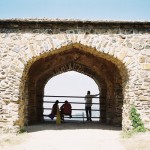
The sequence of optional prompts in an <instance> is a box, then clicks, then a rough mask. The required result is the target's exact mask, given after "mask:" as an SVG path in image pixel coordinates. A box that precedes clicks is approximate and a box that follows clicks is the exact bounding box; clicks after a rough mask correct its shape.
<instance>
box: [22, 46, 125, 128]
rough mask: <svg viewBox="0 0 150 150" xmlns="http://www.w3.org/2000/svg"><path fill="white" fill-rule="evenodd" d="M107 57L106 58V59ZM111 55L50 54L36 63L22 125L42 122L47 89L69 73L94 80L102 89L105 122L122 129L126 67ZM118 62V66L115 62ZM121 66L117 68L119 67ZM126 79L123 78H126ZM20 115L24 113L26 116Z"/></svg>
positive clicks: (80, 50)
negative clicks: (44, 97)
mask: <svg viewBox="0 0 150 150" xmlns="http://www.w3.org/2000/svg"><path fill="white" fill-rule="evenodd" d="M105 55H106V57H105ZM107 56H108V55H107V54H103V55H102V54H101V53H100V52H96V55H94V54H93V53H90V52H89V50H88V51H87V50H85V49H84V48H79V47H77V48H71V49H66V50H64V51H60V52H59V50H58V53H55V54H53V53H50V52H49V54H48V55H46V56H45V57H43V56H42V55H41V58H39V59H38V60H36V61H34V63H33V64H32V65H31V66H30V67H29V68H28V71H27V74H26V78H25V86H24V87H25V88H24V93H23V94H22V96H23V99H25V102H24V103H26V104H25V105H24V108H22V109H23V110H24V111H22V112H24V120H22V122H23V123H22V124H26V123H27V124H34V123H38V122H41V121H42V115H43V110H42V109H41V110H40V111H39V110H38V108H39V107H40V108H42V107H43V97H39V96H38V95H42V96H43V95H44V87H45V85H46V83H47V82H48V80H49V79H51V78H52V77H54V76H56V75H58V74H61V73H64V72H67V71H76V72H79V73H82V74H84V75H87V76H89V77H91V78H92V79H93V80H94V81H95V82H96V84H97V85H98V87H99V89H100V93H101V99H100V103H101V104H102V105H100V110H102V112H100V118H101V120H100V121H101V122H105V123H108V124H112V125H117V126H121V125H122V106H123V86H124V85H125V78H126V73H125V69H124V66H123V64H122V63H121V62H119V60H117V59H116V58H113V57H112V58H111V57H110V56H108V57H107ZM112 61H114V63H113V62H112ZM116 62H117V63H118V65H116V64H117V63H116ZM124 73H125V75H124V76H122V74H124ZM22 112H20V113H22Z"/></svg>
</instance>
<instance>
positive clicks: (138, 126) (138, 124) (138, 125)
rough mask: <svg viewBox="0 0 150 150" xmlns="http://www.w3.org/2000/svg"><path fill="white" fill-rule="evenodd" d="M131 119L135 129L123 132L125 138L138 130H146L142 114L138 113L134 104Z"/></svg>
mask: <svg viewBox="0 0 150 150" xmlns="http://www.w3.org/2000/svg"><path fill="white" fill-rule="evenodd" d="M130 120H131V122H132V127H133V129H132V130H130V131H127V132H123V133H122V137H123V138H129V137H131V136H133V135H135V134H136V133H138V132H145V131H146V129H145V127H144V124H143V122H142V120H141V118H140V114H139V113H137V110H136V108H135V106H134V105H133V106H132V107H131V110H130Z"/></svg>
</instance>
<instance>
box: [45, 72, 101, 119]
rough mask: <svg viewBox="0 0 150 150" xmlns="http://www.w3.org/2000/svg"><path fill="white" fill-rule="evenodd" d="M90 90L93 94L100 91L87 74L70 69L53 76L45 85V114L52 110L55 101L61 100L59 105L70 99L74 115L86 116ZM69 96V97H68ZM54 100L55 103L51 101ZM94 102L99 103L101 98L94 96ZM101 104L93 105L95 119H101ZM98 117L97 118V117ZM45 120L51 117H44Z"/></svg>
mask: <svg viewBox="0 0 150 150" xmlns="http://www.w3.org/2000/svg"><path fill="white" fill-rule="evenodd" d="M88 90H90V91H91V93H92V94H96V93H99V87H98V85H97V84H96V83H95V81H94V80H93V79H91V78H90V77H88V76H87V75H83V74H81V73H78V72H76V71H68V72H64V73H61V74H59V75H56V76H54V77H52V78H51V79H50V80H49V81H48V82H47V83H46V85H45V88H44V95H46V96H47V97H44V101H45V102H46V103H44V104H43V108H44V112H43V115H44V116H47V114H49V113H50V112H51V110H50V109H49V108H52V105H53V104H54V102H55V101H56V99H57V100H59V102H60V103H59V107H60V106H61V105H62V104H63V103H64V101H65V100H67V101H69V102H70V103H71V105H72V109H73V111H72V115H73V116H74V117H77V116H78V117H80V116H82V115H83V113H84V116H85V110H84V109H85V104H84V103H85V99H84V96H85V95H86V93H87V91H88ZM57 95H58V96H61V95H62V96H66V97H49V96H57ZM67 96H68V97H67ZM51 102H53V103H51ZM93 103H99V98H93ZM99 108H100V106H99V104H93V105H92V117H94V118H93V121H99V116H100V112H99ZM96 117H97V118H96ZM44 120H45V121H49V120H50V119H49V117H45V118H44ZM65 120H70V121H72V120H76V121H83V118H82V117H81V118H72V119H68V118H66V119H65Z"/></svg>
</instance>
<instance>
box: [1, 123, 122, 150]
mask: <svg viewBox="0 0 150 150" xmlns="http://www.w3.org/2000/svg"><path fill="white" fill-rule="evenodd" d="M27 131H28V133H27V134H25V138H24V140H23V141H21V142H20V143H19V144H15V145H11V146H10V145H8V146H2V147H1V148H0V149H1V150H43V149H44V150H62V149H65V150H124V148H123V145H122V144H121V142H120V133H121V129H120V128H115V127H111V126H106V125H105V126H104V125H99V124H97V123H93V122H92V123H84V124H83V123H76V124H74V123H63V124H61V125H55V124H54V123H53V124H42V125H35V126H29V127H27Z"/></svg>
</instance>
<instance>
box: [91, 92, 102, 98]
mask: <svg viewBox="0 0 150 150" xmlns="http://www.w3.org/2000/svg"><path fill="white" fill-rule="evenodd" d="M98 95H100V93H98V94H94V95H91V96H93V97H96V96H98Z"/></svg>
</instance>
